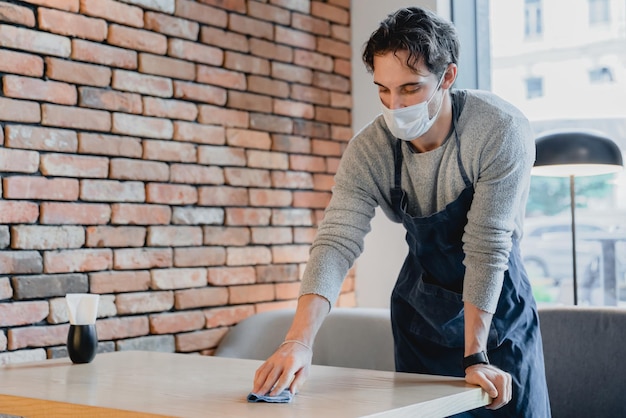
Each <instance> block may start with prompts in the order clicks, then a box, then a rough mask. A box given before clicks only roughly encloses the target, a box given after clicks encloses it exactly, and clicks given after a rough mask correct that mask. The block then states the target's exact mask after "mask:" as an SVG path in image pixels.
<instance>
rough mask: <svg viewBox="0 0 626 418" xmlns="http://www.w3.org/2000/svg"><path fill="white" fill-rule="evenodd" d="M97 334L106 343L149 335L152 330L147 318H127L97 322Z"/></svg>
mask: <svg viewBox="0 0 626 418" xmlns="http://www.w3.org/2000/svg"><path fill="white" fill-rule="evenodd" d="M96 332H97V333H98V340H100V341H106V340H113V339H115V340H118V339H123V338H130V337H138V336H140V335H148V333H149V332H150V328H149V324H148V318H147V317H146V316H126V317H119V318H108V319H100V320H98V321H96Z"/></svg>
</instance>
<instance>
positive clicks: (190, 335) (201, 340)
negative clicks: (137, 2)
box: [175, 0, 228, 353]
mask: <svg viewBox="0 0 626 418" xmlns="http://www.w3.org/2000/svg"><path fill="white" fill-rule="evenodd" d="M178 1H180V0H178ZM227 332H228V328H216V329H210V330H204V331H195V332H186V333H183V334H178V335H176V337H175V338H176V351H177V352H181V353H187V352H191V351H200V350H207V349H209V348H213V347H216V346H217V345H218V344H219V342H220V341H221V340H222V338H224V335H225V334H226V333H227Z"/></svg>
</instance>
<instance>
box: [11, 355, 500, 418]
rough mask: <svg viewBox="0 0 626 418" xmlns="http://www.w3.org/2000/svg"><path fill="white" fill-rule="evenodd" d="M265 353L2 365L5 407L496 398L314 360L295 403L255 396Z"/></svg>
mask: <svg viewBox="0 0 626 418" xmlns="http://www.w3.org/2000/svg"><path fill="white" fill-rule="evenodd" d="M260 365H261V362H260V361H257V360H242V359H232V358H223V357H208V356H199V355H193V354H172V353H159V352H147V351H119V352H113V353H103V354H98V355H97V356H96V358H95V359H94V361H93V362H91V363H89V364H72V363H71V362H70V360H69V359H55V360H46V361H42V362H35V363H20V364H15V365H7V366H4V367H0V414H12V415H17V416H25V417H76V416H89V417H122V418H124V417H138V416H142V417H150V416H176V417H248V416H249V417H255V418H265V417H272V418H281V417H298V418H306V417H316V418H318V417H324V418H331V417H362V416H381V417H382V416H385V417H417V416H419V417H444V416H448V415H451V414H454V413H457V412H462V411H466V410H470V409H473V408H477V407H480V406H483V405H486V404H487V403H488V402H489V397H488V395H487V394H486V393H485V392H484V391H483V390H482V389H480V388H478V387H475V386H471V385H468V384H466V383H465V382H464V381H463V380H462V379H459V378H451V377H442V376H428V375H418V374H409V373H393V372H386V371H377V370H361V369H348V368H339V367H328V366H313V367H312V369H311V373H310V375H309V378H308V380H307V382H306V384H305V385H304V387H303V388H302V389H301V391H300V393H298V394H297V395H296V396H295V397H294V399H293V401H292V402H291V403H290V404H268V403H248V402H247V401H246V396H247V394H248V393H249V391H250V390H251V388H252V379H253V376H254V372H255V370H256V369H257V368H258V367H259V366H260Z"/></svg>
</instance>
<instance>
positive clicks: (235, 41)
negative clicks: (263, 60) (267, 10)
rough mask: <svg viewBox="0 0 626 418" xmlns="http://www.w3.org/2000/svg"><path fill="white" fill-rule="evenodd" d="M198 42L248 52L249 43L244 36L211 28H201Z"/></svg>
mask: <svg viewBox="0 0 626 418" xmlns="http://www.w3.org/2000/svg"><path fill="white" fill-rule="evenodd" d="M200 40H201V41H202V42H203V43H205V44H208V45H213V46H217V47H220V48H223V49H229V50H235V51H240V52H250V45H249V41H248V38H247V37H246V36H245V35H241V34H239V33H234V32H230V31H226V30H222V29H218V28H214V27H211V26H202V29H201V31H200Z"/></svg>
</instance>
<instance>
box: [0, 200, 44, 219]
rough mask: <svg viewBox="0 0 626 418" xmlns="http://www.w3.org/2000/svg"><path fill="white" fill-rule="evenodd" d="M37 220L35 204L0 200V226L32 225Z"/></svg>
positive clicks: (37, 214) (37, 207) (37, 209)
mask: <svg viewBox="0 0 626 418" xmlns="http://www.w3.org/2000/svg"><path fill="white" fill-rule="evenodd" d="M38 218H39V205H38V204H37V203H33V202H20V201H8V200H0V224H25V223H34V222H36V221H37V219H38Z"/></svg>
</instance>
